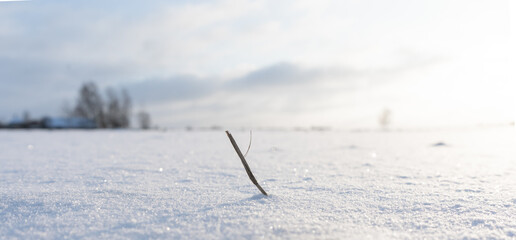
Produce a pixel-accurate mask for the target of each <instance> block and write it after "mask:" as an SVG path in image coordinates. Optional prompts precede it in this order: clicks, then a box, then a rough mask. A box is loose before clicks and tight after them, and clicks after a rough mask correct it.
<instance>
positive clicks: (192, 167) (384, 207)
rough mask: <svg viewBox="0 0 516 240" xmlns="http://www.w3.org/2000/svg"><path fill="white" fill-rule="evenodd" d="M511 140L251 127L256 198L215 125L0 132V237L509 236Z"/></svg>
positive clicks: (469, 134)
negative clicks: (209, 128)
mask: <svg viewBox="0 0 516 240" xmlns="http://www.w3.org/2000/svg"><path fill="white" fill-rule="evenodd" d="M233 136H235V138H236V140H237V142H238V143H239V145H240V147H241V148H242V149H243V150H244V151H245V149H246V148H247V144H248V141H249V133H248V132H244V131H233ZM515 140H516V131H515V130H514V129H512V128H489V129H487V128H485V129H469V130H467V129H463V130H453V131H452V130H446V131H444V130H442V131H407V132H346V131H328V132H289V131H284V132H281V131H277V132H272V131H270V132H269V131H255V132H253V144H252V147H251V150H250V152H249V154H248V156H247V159H248V161H249V165H250V166H251V169H252V170H253V172H254V174H255V176H256V177H257V179H258V181H259V182H260V183H261V185H262V187H263V188H264V189H265V190H266V191H267V192H268V193H269V194H270V196H268V197H265V196H262V195H261V194H260V193H259V191H258V189H257V188H256V187H255V186H254V185H253V184H252V183H251V181H250V180H249V179H248V177H247V175H246V173H245V171H244V169H243V166H242V164H241V163H240V160H239V158H238V157H237V155H236V153H235V151H234V150H233V148H232V146H231V144H230V142H229V140H228V138H227V136H226V134H225V133H224V132H223V131H220V132H195V131H194V132H185V131H169V132H157V131H149V132H140V131H41V130H39V131H0V238H1V239H17V238H20V239H56V238H57V239H62V238H73V239H77V238H89V239H98V238H102V239H113V238H115V239H117V238H133V239H143V238H163V239H170V238H182V239H219V238H227V239H243V238H245V239H255V238H265V239H275V238H282V239H284V238H287V239H288V238H290V239H328V238H330V239H343V238H353V239H364V238H366V239H367V238H369V239H377V238H383V239H384V238H396V239H399V238H402V239H404V238H406V239H422V238H452V239H457V238H516V157H515V156H516V154H515V153H516V141H515ZM439 143H441V144H439Z"/></svg>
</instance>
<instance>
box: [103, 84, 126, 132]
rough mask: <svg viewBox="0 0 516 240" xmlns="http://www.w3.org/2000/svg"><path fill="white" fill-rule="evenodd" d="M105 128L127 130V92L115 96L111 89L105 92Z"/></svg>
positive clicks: (115, 93) (123, 91)
mask: <svg viewBox="0 0 516 240" xmlns="http://www.w3.org/2000/svg"><path fill="white" fill-rule="evenodd" d="M106 97H107V103H106V104H107V105H106V127H109V128H127V127H129V124H130V121H129V118H130V115H131V98H130V97H129V94H128V93H127V91H125V90H122V91H121V93H120V94H117V92H116V91H115V90H113V89H112V88H108V89H107V90H106Z"/></svg>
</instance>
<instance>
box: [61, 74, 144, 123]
mask: <svg viewBox="0 0 516 240" xmlns="http://www.w3.org/2000/svg"><path fill="white" fill-rule="evenodd" d="M131 108H132V100H131V97H130V96H129V94H128V93H127V91H126V90H125V89H121V90H120V91H115V90H114V89H113V88H107V90H106V94H105V98H103V97H102V95H101V94H100V91H99V89H98V87H97V85H96V84H95V83H94V82H86V83H84V84H83V85H82V86H81V88H80V89H79V96H78V97H77V101H76V103H75V106H74V107H73V108H72V109H65V115H66V116H67V117H79V118H86V119H92V120H94V121H95V123H96V124H97V127H98V128H128V127H129V126H130V123H131V113H132V109H131ZM137 117H138V121H139V125H140V128H142V129H148V128H150V125H151V119H150V115H149V114H148V113H147V112H145V111H143V110H142V111H140V112H139V113H138V115H137Z"/></svg>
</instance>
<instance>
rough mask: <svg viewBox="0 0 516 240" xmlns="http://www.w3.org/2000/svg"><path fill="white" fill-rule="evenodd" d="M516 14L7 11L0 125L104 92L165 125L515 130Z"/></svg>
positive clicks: (496, 5)
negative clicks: (91, 87)
mask: <svg viewBox="0 0 516 240" xmlns="http://www.w3.org/2000/svg"><path fill="white" fill-rule="evenodd" d="M514 13H515V11H514V6H512V5H510V4H509V3H507V2H506V1H453V2H450V1H417V2H415V1H408V0H403V1H388V2H386V1H341V2H339V3H335V2H332V1H318V2H317V3H313V2H311V1H281V2H280V3H278V2H277V1H200V2H194V3H192V2H187V1H175V2H169V1H163V2H161V1H157V2H153V3H143V2H139V1H108V2H105V1H73V2H61V1H28V2H2V3H0V77H1V79H0V81H1V83H2V87H1V88H0V100H1V101H0V120H2V121H4V122H5V121H8V120H9V119H11V118H12V117H13V115H16V114H18V115H20V114H21V112H22V111H24V110H28V111H30V112H31V113H32V114H33V115H34V116H42V115H44V114H46V115H58V114H59V110H60V108H61V106H62V104H63V102H64V101H68V102H71V103H73V101H74V98H75V95H76V92H77V90H78V88H79V86H80V84H81V83H82V82H85V81H90V80H92V81H96V82H97V83H98V84H99V85H100V86H101V87H102V88H104V87H108V86H111V87H125V88H127V89H128V90H129V91H130V93H131V94H132V95H133V97H134V100H135V103H136V107H137V109H138V108H145V109H147V110H148V111H150V112H151V114H152V115H153V117H154V120H155V121H154V122H155V123H156V124H158V125H161V126H186V125H194V126H209V125H223V126H249V127H253V126H292V125H296V126H312V125H330V126H338V127H375V126H376V120H377V116H378V114H379V113H380V112H381V111H382V110H383V109H384V108H389V109H391V110H392V111H393V118H394V119H393V120H394V121H393V122H394V123H395V124H397V125H398V126H400V127H404V126H425V125H443V124H471V123H491V122H505V121H511V120H513V119H514V117H515V116H516V111H515V109H516V107H515V106H514V102H515V101H514V100H515V99H514V97H512V95H513V94H512V92H511V90H510V89H514V87H515V84H514V83H513V79H514V78H513V77H514V71H513V70H511V67H510V66H513V64H514V58H513V54H514V48H513V47H512V44H511V43H512V42H511V38H512V35H511V34H513V32H514V31H512V29H513V28H514V26H516V24H514V19H515V17H514ZM511 21H512V22H511ZM511 87H512V88H511ZM450 113H453V114H451V115H450Z"/></svg>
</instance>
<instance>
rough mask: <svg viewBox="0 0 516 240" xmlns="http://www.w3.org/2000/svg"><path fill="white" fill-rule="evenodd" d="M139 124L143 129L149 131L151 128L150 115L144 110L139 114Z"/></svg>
mask: <svg viewBox="0 0 516 240" xmlns="http://www.w3.org/2000/svg"><path fill="white" fill-rule="evenodd" d="M138 122H139V124H140V128H141V129H149V128H150V126H151V118H150V114H149V113H147V112H145V111H143V110H142V111H140V112H139V113H138Z"/></svg>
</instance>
